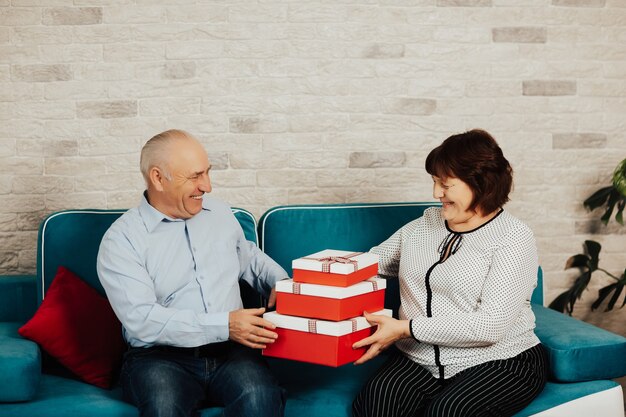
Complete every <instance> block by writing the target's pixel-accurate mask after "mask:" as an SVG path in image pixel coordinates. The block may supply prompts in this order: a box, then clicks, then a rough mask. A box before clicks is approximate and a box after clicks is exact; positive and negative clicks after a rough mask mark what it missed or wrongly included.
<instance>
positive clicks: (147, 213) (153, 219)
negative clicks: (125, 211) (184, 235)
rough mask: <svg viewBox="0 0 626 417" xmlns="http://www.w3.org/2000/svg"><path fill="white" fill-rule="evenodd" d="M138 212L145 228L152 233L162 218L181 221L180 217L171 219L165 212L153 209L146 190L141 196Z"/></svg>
mask: <svg viewBox="0 0 626 417" xmlns="http://www.w3.org/2000/svg"><path fill="white" fill-rule="evenodd" d="M139 214H140V215H141V218H142V220H143V224H144V225H145V226H146V229H147V230H148V232H149V233H152V232H153V231H154V229H155V228H156V227H157V226H158V225H159V223H161V222H162V221H163V220H166V221H170V222H176V221H183V220H182V219H173V218H171V217H169V216H166V215H165V214H163V213H161V212H160V211H159V210H157V209H155V208H154V207H152V206H151V205H150V203H149V202H148V198H147V192H146V191H144V193H143V195H142V196H141V203H140V204H139Z"/></svg>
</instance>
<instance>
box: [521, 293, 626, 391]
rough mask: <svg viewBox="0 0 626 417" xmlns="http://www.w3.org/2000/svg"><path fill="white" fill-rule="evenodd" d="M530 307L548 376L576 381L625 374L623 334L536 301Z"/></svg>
mask: <svg viewBox="0 0 626 417" xmlns="http://www.w3.org/2000/svg"><path fill="white" fill-rule="evenodd" d="M532 309H533V312H534V313H535V317H536V320H537V322H536V328H535V333H536V334H537V337H539V340H541V343H542V344H543V345H544V347H545V348H546V351H547V353H548V357H549V361H550V377H551V379H553V380H556V381H561V382H577V381H590V380H597V379H612V378H618V377H621V376H624V375H626V338H624V337H622V336H620V335H617V334H615V333H611V332H609V331H607V330H603V329H601V328H599V327H596V326H593V325H591V324H589V323H585V322H582V321H580V320H578V319H575V318H572V317H570V316H567V315H565V314H562V313H559V312H557V311H554V310H551V309H549V308H546V307H544V306H541V305H539V304H533V305H532Z"/></svg>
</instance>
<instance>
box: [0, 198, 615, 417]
mask: <svg viewBox="0 0 626 417" xmlns="http://www.w3.org/2000/svg"><path fill="white" fill-rule="evenodd" d="M433 204H434V203H398V204H392V203H389V204H340V205H305V206H282V207H275V208H272V209H270V210H268V211H267V212H266V213H265V214H263V216H262V217H261V218H260V220H259V222H258V225H257V221H256V220H255V218H254V217H253V216H252V215H251V214H250V213H249V212H247V211H246V210H242V209H236V208H234V209H233V212H234V214H235V216H236V217H237V219H238V220H239V222H240V224H241V226H242V228H243V230H244V233H245V235H246V237H247V238H248V239H249V240H251V241H254V242H256V243H257V244H258V245H259V246H260V247H261V248H262V249H263V250H264V251H265V252H266V253H267V254H268V255H270V256H271V257H272V258H274V259H275V260H276V261H277V262H278V263H280V264H281V265H282V266H283V267H284V268H285V269H286V270H287V271H289V272H290V271H291V260H292V259H294V258H297V257H300V256H303V255H307V254H311V253H313V252H316V251H319V250H321V249H326V248H332V249H344V250H354V251H365V250H368V249H369V248H370V247H371V246H373V245H375V244H378V243H380V242H381V241H383V240H384V239H386V238H387V237H388V236H389V235H391V234H392V233H393V232H394V231H395V230H397V229H398V228H400V227H401V226H402V225H404V224H406V223H407V222H409V221H411V220H413V219H415V218H417V217H419V216H421V215H422V213H423V211H424V210H425V209H426V208H427V207H429V206H432V205H433ZM122 213H123V211H121V210H71V211H63V212H58V213H54V214H52V215H50V216H49V217H48V218H46V219H45V220H44V221H43V222H42V224H41V226H40V229H39V238H38V246H37V275H36V276H3V277H0V371H1V373H2V375H3V377H2V378H0V416H2V417H25V416H37V417H47V416H59V417H60V416H63V417H65V416H69V417H71V416H77V417H78V416H81V417H92V416H95V417H99V416H102V417H105V416H110V417H113V416H115V417H122V416H124V417H125V416H129V417H130V416H132V417H136V416H137V415H138V413H137V410H136V408H134V407H133V406H131V405H129V404H126V403H124V402H123V401H122V400H121V392H120V389H119V388H113V389H111V390H105V389H101V388H97V387H95V386H92V385H88V384H86V383H83V382H81V381H79V380H77V379H76V378H73V377H72V376H71V375H68V374H67V373H63V372H57V371H58V369H54V368H52V369H50V370H48V369H47V368H46V369H44V371H42V365H41V363H42V358H45V353H43V352H42V351H41V350H40V349H39V347H38V346H37V345H36V344H35V343H33V342H31V341H30V340H26V339H23V338H21V337H20V336H19V335H18V333H17V329H18V328H19V327H20V326H21V325H22V324H23V323H24V322H26V321H27V320H28V319H29V318H30V317H32V316H33V314H34V313H35V311H36V309H37V307H38V305H39V304H40V303H41V301H42V298H43V297H44V296H45V293H46V290H47V289H48V288H49V286H50V283H51V281H52V279H53V278H54V275H55V272H56V269H57V267H58V266H60V265H63V266H66V267H67V268H69V269H70V270H72V271H74V272H75V273H76V274H78V275H79V276H80V277H82V278H83V279H84V280H85V281H86V282H87V283H88V284H89V285H91V286H92V287H93V288H95V289H96V290H97V291H99V292H100V293H101V294H103V290H102V287H101V286H100V283H99V281H98V278H97V275H96V266H95V259H96V253H97V250H98V245H99V243H100V239H101V238H102V235H103V234H104V232H105V231H106V230H107V228H108V227H109V225H110V224H111V223H112V222H113V221H114V220H115V219H116V218H117V217H119V216H120V215H121V214H122ZM538 276H539V285H538V288H537V290H536V291H535V293H534V294H533V299H532V302H533V310H534V312H535V315H536V317H537V328H536V332H537V335H538V336H539V338H540V339H541V341H542V342H543V344H544V345H545V346H546V348H547V350H548V353H549V357H550V382H549V383H548V385H547V386H546V389H545V390H544V391H543V393H542V394H541V395H540V396H539V397H538V398H537V399H536V400H535V401H533V403H532V404H530V405H529V406H528V407H527V408H526V409H524V410H522V411H521V412H519V413H518V414H517V415H516V417H528V416H536V417H537V416H545V417H547V416H588V415H598V416H603V417H622V416H623V400H622V391H621V387H620V386H619V385H618V384H617V383H615V382H614V381H612V379H613V378H617V377H621V376H623V375H626V339H625V338H623V337H621V336H618V335H615V334H613V333H610V332H607V331H604V330H602V329H599V328H597V327H594V326H592V325H589V324H586V323H583V322H581V321H578V320H576V319H573V318H571V317H568V316H565V315H562V314H560V313H557V312H554V311H551V310H548V309H546V308H544V307H543V306H542V304H543V296H542V285H541V282H542V279H541V278H542V276H541V271H539V275H538ZM242 294H243V297H244V301H245V303H246V305H247V306H257V305H260V303H261V300H260V298H259V297H258V296H257V295H256V294H255V293H254V291H253V290H251V289H250V288H249V287H243V288H242ZM386 307H388V308H392V309H394V311H396V310H397V307H398V285H397V282H396V281H395V280H390V281H389V283H388V289H387V293H386ZM384 359H385V358H384V355H381V356H380V357H378V358H376V359H374V360H372V361H370V362H368V363H366V364H364V365H361V366H353V365H350V364H349V365H344V366H342V367H340V368H327V367H323V366H317V365H312V364H306V363H299V362H293V361H287V360H281V359H275V358H270V359H269V363H270V367H271V368H272V369H273V370H274V372H275V373H276V375H277V377H278V379H279V381H280V383H281V384H282V385H283V386H284V387H285V388H286V389H287V392H288V400H287V407H286V415H287V416H289V417H294V416H298V417H305V416H320V415H323V416H325V417H333V416H342V417H346V416H349V415H350V405H351V402H352V399H353V397H354V396H355V395H356V393H357V391H358V390H359V389H360V387H361V386H362V385H363V384H364V382H365V381H366V380H367V378H369V376H370V375H371V374H372V373H373V372H374V371H375V370H376V369H377V368H378V367H379V366H380V365H381V364H382V362H383V361H384ZM44 362H46V363H47V361H44ZM220 414H221V409H220V408H219V407H207V408H205V409H203V410H202V412H201V415H202V416H203V417H210V416H218V415H220Z"/></svg>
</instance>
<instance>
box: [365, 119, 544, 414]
mask: <svg viewBox="0 0 626 417" xmlns="http://www.w3.org/2000/svg"><path fill="white" fill-rule="evenodd" d="M426 171H427V172H428V173H429V174H430V175H431V176H432V179H433V196H434V197H435V198H436V199H439V200H440V201H441V203H442V207H440V208H439V207H433V208H430V209H427V210H426V211H425V212H424V216H422V217H420V218H419V219H416V220H414V221H412V222H410V223H408V224H407V225H405V226H404V227H402V228H401V229H400V230H398V231H397V232H396V233H394V234H393V235H392V236H391V237H390V238H389V239H387V240H386V241H385V242H383V243H382V244H381V245H380V246H376V247H374V248H372V249H371V252H372V253H376V254H378V255H379V256H380V263H379V273H380V274H381V275H390V276H397V277H398V279H399V280H400V301H401V306H400V312H399V317H400V318H399V319H398V320H396V319H393V318H390V317H382V316H373V315H369V314H366V317H367V319H368V320H369V321H370V322H371V323H373V324H376V325H378V329H377V330H376V332H375V333H374V334H373V335H372V336H370V337H368V338H365V339H363V340H361V341H359V342H357V343H355V344H354V347H355V348H358V347H363V346H369V348H368V350H367V352H366V354H365V355H364V356H363V357H362V358H361V359H360V360H359V361H357V363H363V362H365V361H367V360H369V359H371V358H373V357H374V356H376V355H378V354H379V353H380V352H381V351H383V350H385V349H386V348H388V347H389V346H391V345H392V344H395V346H396V347H397V349H393V352H392V353H391V355H390V358H389V359H388V361H387V362H386V363H385V365H383V366H382V368H381V369H380V370H379V371H378V372H377V373H376V374H375V375H374V376H373V377H372V378H371V380H370V381H368V382H367V384H366V385H365V387H363V389H362V390H361V392H360V393H359V394H358V396H357V397H356V399H355V400H354V403H353V415H354V417H361V416H377V417H386V416H398V417H400V416H441V417H454V416H458V417H471V416H500V417H502V416H511V415H513V414H515V413H516V412H517V411H519V410H521V409H523V408H524V407H525V406H526V405H528V404H529V403H530V402H531V401H532V400H533V399H534V398H535V397H536V396H537V395H538V394H539V393H540V392H541V390H542V389H543V387H544V385H545V383H546V377H547V362H546V361H547V359H546V355H545V352H544V350H543V347H542V346H541V344H540V342H539V339H537V336H536V335H535V333H534V331H533V329H534V327H535V317H534V315H533V312H532V310H531V308H530V297H531V294H532V291H533V288H534V287H535V286H536V280H537V267H538V260H537V249H536V245H535V240H534V237H533V233H532V232H531V230H530V229H529V228H528V226H526V225H525V224H524V223H522V222H521V221H520V220H519V219H517V218H515V217H514V216H513V215H512V214H510V213H509V212H508V211H505V210H504V209H503V208H502V206H503V205H504V204H505V203H506V202H507V201H508V195H509V192H510V191H511V187H512V182H513V178H512V169H511V166H510V165H509V162H508V161H507V160H506V159H505V158H504V156H503V154H502V150H501V149H500V147H499V146H498V144H497V143H496V141H495V140H494V139H493V138H492V137H491V135H489V134H488V133H487V132H485V131H482V130H472V131H469V132H466V133H462V134H458V135H454V136H451V137H449V138H448V139H446V140H445V141H444V142H443V143H442V144H441V145H440V146H438V147H437V148H435V149H433V150H432V151H431V152H430V154H429V155H428V157H427V159H426Z"/></svg>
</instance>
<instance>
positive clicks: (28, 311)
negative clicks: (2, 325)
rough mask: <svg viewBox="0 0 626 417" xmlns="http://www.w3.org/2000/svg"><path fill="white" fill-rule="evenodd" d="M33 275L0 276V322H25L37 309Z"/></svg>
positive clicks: (35, 285)
mask: <svg viewBox="0 0 626 417" xmlns="http://www.w3.org/2000/svg"><path fill="white" fill-rule="evenodd" d="M36 280H37V277H36V276H35V275H2V276H0V322H3V321H16V322H24V323H25V322H26V321H27V320H29V319H30V318H31V317H32V316H33V314H35V310H36V309H37V281H36Z"/></svg>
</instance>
